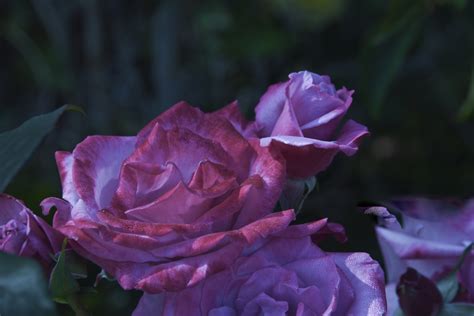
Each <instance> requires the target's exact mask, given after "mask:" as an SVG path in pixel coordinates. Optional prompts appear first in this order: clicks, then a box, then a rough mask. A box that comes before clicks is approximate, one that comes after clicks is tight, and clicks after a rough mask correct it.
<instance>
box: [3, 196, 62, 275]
mask: <svg viewBox="0 0 474 316" xmlns="http://www.w3.org/2000/svg"><path fill="white" fill-rule="evenodd" d="M63 238H64V237H61V235H60V234H59V233H58V232H57V231H55V230H54V229H53V228H52V227H50V226H49V225H48V224H47V223H46V222H45V221H43V220H42V219H41V218H39V217H37V216H36V215H34V214H33V213H32V212H31V211H30V210H29V209H28V208H27V207H26V206H25V205H24V204H23V203H22V202H21V201H19V200H17V199H15V198H14V197H12V196H9V195H6V194H0V251H4V252H7V253H11V254H15V255H19V256H23V257H32V258H34V259H36V260H37V261H39V262H40V263H41V264H42V265H43V267H44V268H45V269H48V268H50V267H51V264H52V263H53V259H52V258H53V256H54V255H55V254H56V253H57V252H58V251H60V250H61V242H62V239H63Z"/></svg>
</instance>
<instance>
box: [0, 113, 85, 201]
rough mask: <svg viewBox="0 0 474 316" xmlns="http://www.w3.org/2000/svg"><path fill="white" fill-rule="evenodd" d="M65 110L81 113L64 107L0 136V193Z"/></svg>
mask: <svg viewBox="0 0 474 316" xmlns="http://www.w3.org/2000/svg"><path fill="white" fill-rule="evenodd" d="M67 110H76V111H82V110H81V109H80V108H79V107H76V106H72V105H65V106H63V107H60V108H59V109H57V110H55V111H53V112H50V113H48V114H43V115H39V116H35V117H33V118H32V119H29V120H28V121H26V122H24V123H23V124H22V125H20V126H19V127H17V128H16V129H13V130H10V131H7V132H3V133H1V134H0V192H3V191H5V188H6V187H7V185H8V183H9V182H10V181H11V179H12V178H13V177H14V176H15V174H16V173H17V172H18V171H19V170H20V168H21V167H22V166H23V164H24V163H25V162H26V161H27V160H28V158H29V157H30V156H31V154H32V153H33V151H34V150H35V148H36V147H37V146H38V145H39V143H40V142H41V140H43V138H44V137H45V136H46V135H47V134H48V133H49V132H50V131H51V130H52V129H53V128H54V125H55V124H56V122H57V121H58V119H59V117H60V116H61V114H63V113H64V111H67Z"/></svg>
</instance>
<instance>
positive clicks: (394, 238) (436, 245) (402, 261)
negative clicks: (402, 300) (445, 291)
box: [371, 198, 474, 310]
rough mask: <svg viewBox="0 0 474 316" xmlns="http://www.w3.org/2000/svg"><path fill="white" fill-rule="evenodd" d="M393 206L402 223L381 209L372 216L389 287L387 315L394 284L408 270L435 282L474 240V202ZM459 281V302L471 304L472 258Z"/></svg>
mask: <svg viewBox="0 0 474 316" xmlns="http://www.w3.org/2000/svg"><path fill="white" fill-rule="evenodd" d="M392 204H393V207H394V209H397V210H398V211H399V212H400V218H401V221H400V223H399V222H398V220H397V219H396V217H395V216H394V215H393V214H390V213H389V212H388V211H387V209H385V208H378V210H376V211H375V212H371V213H375V214H376V215H378V216H379V218H380V220H379V226H378V227H377V228H376V232H377V238H378V240H379V243H380V246H381V248H382V253H383V255H384V261H385V266H386V271H387V276H388V282H389V283H391V284H389V286H388V287H387V297H389V298H392V299H389V309H390V310H393V309H394V307H396V306H397V302H396V296H395V295H394V293H393V292H394V290H395V284H396V283H397V282H398V281H399V279H400V276H401V275H402V274H403V273H404V272H405V271H406V269H407V267H412V268H414V269H416V270H417V271H418V272H419V273H421V274H423V275H425V276H427V277H428V278H430V279H432V280H433V281H435V282H436V281H438V280H440V279H441V278H442V277H444V276H445V275H446V274H447V273H449V272H450V271H451V269H453V268H454V266H455V264H456V263H457V262H458V260H459V259H460V257H461V255H462V253H463V251H464V250H465V249H466V247H467V246H469V244H470V243H471V242H473V241H474V200H469V201H467V202H465V203H456V202H454V201H442V200H431V199H425V198H412V199H410V198H405V199H399V200H396V201H393V202H392ZM372 210H374V208H373V209H372ZM458 278H459V281H460V283H461V285H462V287H463V289H464V291H465V293H464V295H463V297H462V300H465V301H469V302H474V253H471V255H468V256H467V258H466V259H465V260H464V263H463V265H462V267H461V269H460V272H459V274H458ZM458 299H461V298H460V297H458Z"/></svg>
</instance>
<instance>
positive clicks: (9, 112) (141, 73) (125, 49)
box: [0, 0, 474, 315]
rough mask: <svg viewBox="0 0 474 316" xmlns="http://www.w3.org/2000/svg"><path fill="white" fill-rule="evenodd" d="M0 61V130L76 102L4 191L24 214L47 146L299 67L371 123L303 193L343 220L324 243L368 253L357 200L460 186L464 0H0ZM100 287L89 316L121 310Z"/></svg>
mask: <svg viewBox="0 0 474 316" xmlns="http://www.w3.org/2000/svg"><path fill="white" fill-rule="evenodd" d="M0 57H1V58H0V60H1V71H0V109H1V111H0V113H1V115H0V131H4V130H8V129H11V128H14V127H16V126H17V125H19V124H20V123H21V122H22V121H24V120H26V119H27V118H29V117H31V116H33V115H38V114H41V113H44V112H49V111H51V110H53V109H55V108H57V107H58V106H60V105H62V104H65V103H69V104H75V105H80V106H81V107H82V108H83V109H84V111H85V112H86V116H85V117H84V116H81V115H80V114H75V113H69V114H66V115H65V116H64V118H63V119H62V120H61V121H60V124H59V126H58V128H56V130H55V131H54V132H53V133H52V134H51V135H50V136H49V137H48V138H47V139H46V140H45V142H44V143H43V144H42V146H41V147H40V148H39V150H37V151H36V152H35V154H34V156H33V158H32V159H31V160H30V161H29V162H28V164H27V165H26V166H25V168H24V169H23V170H22V171H21V172H20V173H19V174H18V176H17V177H16V179H15V180H14V181H13V182H12V183H11V185H10V186H9V187H8V189H7V192H8V193H10V194H13V195H15V196H17V197H19V198H21V199H23V200H24V201H25V202H26V203H27V204H28V205H29V206H30V207H31V208H32V209H33V210H35V211H38V204H39V202H40V201H41V200H42V199H43V198H44V197H46V196H59V195H60V194H61V191H60V185H59V180H58V174H57V171H56V166H55V162H54V159H53V156H54V151H56V150H72V149H73V148H74V146H75V144H77V143H78V142H79V141H81V140H82V139H83V138H84V137H85V136H86V135H89V134H115V135H117V134H120V135H128V134H135V133H136V132H137V131H138V130H139V129H140V128H141V127H142V126H144V125H145V124H146V123H147V122H148V121H150V120H151V119H152V118H153V117H155V116H156V115H158V114H159V113H161V112H162V111H164V110H165V109H167V108H168V107H169V106H171V105H173V104H174V103H175V102H177V101H180V100H186V101H188V102H190V103H191V104H193V105H196V106H200V107H201V108H202V109H203V110H205V111H212V110H214V109H217V108H219V107H221V106H224V105H226V104H228V103H229V102H231V101H233V100H235V99H238V100H239V102H240V106H241V109H242V111H244V112H245V113H246V115H247V116H248V117H249V118H251V117H252V115H253V108H254V106H255V105H256V104H257V103H258V100H259V97H260V96H261V95H262V94H263V93H264V92H265V90H266V88H267V87H268V85H270V84H271V83H275V82H279V81H284V80H286V78H287V75H288V73H290V72H293V71H297V70H303V69H307V70H310V71H313V72H316V73H319V74H328V75H330V76H331V77H332V80H333V82H334V83H335V84H336V86H337V87H341V86H346V87H348V88H350V89H354V90H355V91H356V93H355V96H354V103H353V106H352V108H351V110H350V112H349V114H348V117H351V118H354V119H356V120H358V121H359V122H362V123H364V124H365V125H367V126H368V127H369V129H370V131H371V137H370V138H367V139H366V140H365V141H364V142H363V145H362V146H361V149H360V151H359V153H358V154H357V155H356V156H354V157H352V158H347V157H344V156H339V157H337V158H336V159H335V161H334V163H333V164H332V166H331V167H330V168H329V169H328V170H327V171H325V172H323V173H321V174H320V175H319V176H318V182H319V186H318V190H316V191H315V192H313V193H312V194H311V196H310V197H309V199H308V200H307V202H306V203H305V206H304V209H303V213H302V214H303V218H304V219H305V220H309V219H312V218H317V217H321V216H324V217H329V218H330V220H332V221H336V222H340V223H342V224H344V225H345V226H346V230H347V231H348V234H349V242H348V243H347V244H345V245H337V244H335V243H328V244H327V247H328V248H331V249H338V250H345V251H367V252H369V253H371V254H372V255H373V256H374V257H375V258H376V259H381V256H380V253H379V250H378V248H377V243H376V240H375V238H374V233H373V225H372V222H371V219H370V218H368V217H365V216H363V215H361V214H360V213H359V212H357V210H356V205H357V203H359V202H360V201H364V200H372V201H374V200H375V201H378V200H384V199H387V198H390V197H393V196H400V195H415V194H416V195H428V196H449V197H460V198H466V197H469V196H470V195H472V194H473V189H472V188H473V183H474V123H473V120H474V1H469V0H464V1H463V0H393V1H389V0H387V1H380V0H357V1H356V0H354V1H350V0H254V1H230V0H229V1H217V0H216V1H210V0H209V1H192V0H162V1H126V0H105V1H98V0H97V1H95V0H74V1H72V0H71V1H63V0H10V1H9V0H4V1H1V2H0ZM112 289H113V290H112ZM98 292H99V294H95V295H94V296H91V298H90V299H87V298H85V300H86V305H87V306H88V308H89V310H91V311H93V312H94V313H96V314H109V313H114V314H115V315H118V314H124V315H127V314H130V311H131V310H132V309H133V306H134V303H135V302H136V299H137V297H138V294H137V293H124V292H122V291H120V290H119V289H117V288H116V287H115V286H114V285H113V284H112V283H110V284H109V283H101V286H99V289H98ZM104 300H106V302H107V304H105V305H106V307H103V305H104V304H103V302H104ZM101 308H102V309H101ZM104 308H105V310H104ZM67 312H68V311H67V310H65V311H64V313H67Z"/></svg>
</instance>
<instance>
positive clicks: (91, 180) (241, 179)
mask: <svg viewBox="0 0 474 316" xmlns="http://www.w3.org/2000/svg"><path fill="white" fill-rule="evenodd" d="M234 106H235V105H231V106H230V107H229V108H226V109H224V110H222V111H219V113H213V114H204V113H202V112H201V111H199V110H198V109H196V108H193V107H191V106H189V105H187V104H185V103H184V102H182V103H178V104H176V105H175V106H173V107H172V108H171V109H169V110H168V111H166V112H165V113H163V114H162V115H160V116H159V117H157V118H156V119H155V120H153V121H152V122H151V123H149V124H148V125H147V126H146V127H145V128H144V129H143V130H141V131H140V133H139V134H138V135H137V136H136V137H119V136H92V137H88V138H86V139H85V140H84V141H83V142H82V143H80V144H79V145H77V147H76V148H75V149H74V151H73V152H72V153H66V152H58V153H57V154H56V159H57V163H58V167H59V170H60V174H61V180H62V185H63V198H64V200H65V201H63V200H59V199H54V198H50V199H46V200H45V201H44V202H43V207H44V209H46V210H48V209H49V208H50V207H51V206H56V207H57V208H58V211H57V213H56V214H55V217H54V227H55V228H57V229H58V230H59V231H61V232H62V233H64V234H65V235H66V236H68V237H69V238H70V239H72V240H73V241H72V242H71V245H72V247H73V248H74V249H75V250H76V251H77V252H78V253H80V254H82V255H83V256H84V257H86V258H88V259H90V260H92V261H94V262H95V263H97V264H98V265H100V266H102V267H103V268H104V269H105V270H106V271H107V272H109V273H110V274H112V275H113V276H115V277H116V278H117V280H118V281H119V283H120V284H121V285H122V286H123V287H124V288H125V289H130V288H136V289H142V290H144V291H147V292H151V293H157V292H160V291H163V290H169V291H177V290H180V289H183V288H185V287H188V286H192V285H194V284H196V283H198V282H199V281H201V280H202V279H204V278H205V277H207V276H208V275H210V274H213V273H215V272H218V271H220V270H222V269H225V268H226V267H228V266H229V265H230V264H231V263H233V261H234V260H235V259H236V258H237V257H238V256H239V255H240V253H241V251H242V249H243V248H244V247H245V246H246V245H248V244H251V243H253V242H255V241H257V240H258V239H260V238H264V237H265V236H266V235H268V234H269V233H271V232H275V231H279V230H281V229H283V228H285V227H286V226H287V225H288V224H289V223H290V222H291V221H292V220H293V218H294V214H293V211H291V210H289V211H285V212H280V213H272V211H273V208H274V206H275V204H276V202H277V200H278V197H279V196H280V193H281V189H282V182H283V181H284V178H285V165H284V161H283V159H282V158H281V157H280V156H279V154H278V153H274V152H272V149H271V148H261V147H260V146H259V144H258V140H256V139H254V140H250V141H248V140H246V139H245V138H244V137H243V136H242V135H241V133H242V131H243V130H244V129H245V122H244V120H243V119H240V120H238V119H236V118H235V115H237V114H238V112H236V111H235V110H236V108H235V107H234ZM230 116H232V117H233V120H232V121H231V122H230V121H229V117H230ZM239 122H240V123H239ZM240 128H242V130H239V129H240Z"/></svg>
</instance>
